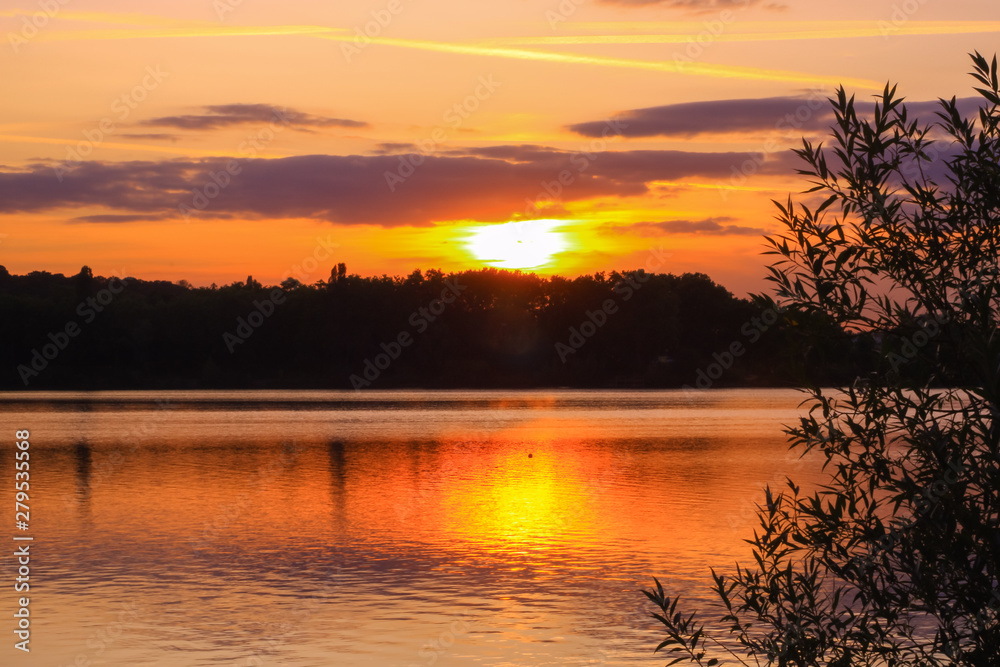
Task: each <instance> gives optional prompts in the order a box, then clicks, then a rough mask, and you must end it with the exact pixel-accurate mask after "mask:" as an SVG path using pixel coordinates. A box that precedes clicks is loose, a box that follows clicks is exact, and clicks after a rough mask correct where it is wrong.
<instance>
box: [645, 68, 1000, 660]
mask: <svg viewBox="0 0 1000 667" xmlns="http://www.w3.org/2000/svg"><path fill="white" fill-rule="evenodd" d="M973 63H974V68H975V69H974V72H973V77H974V78H975V80H976V81H977V83H978V84H979V85H981V86H982V88H977V90H978V91H979V93H980V94H981V96H982V98H983V106H982V108H981V109H980V111H979V113H978V115H977V117H976V118H972V119H970V118H964V117H963V116H962V114H961V113H960V112H959V110H958V108H957V106H956V102H955V99H954V98H952V99H951V100H942V101H941V105H940V111H939V112H938V114H937V116H938V119H937V121H936V122H934V123H933V124H931V125H926V124H923V123H921V122H920V121H918V120H917V119H914V118H911V117H910V116H909V115H908V113H907V110H906V105H905V104H904V103H903V100H902V99H900V98H899V97H898V96H897V94H896V91H895V88H893V89H889V88H888V86H887V87H886V90H885V91H884V93H883V94H882V95H881V96H880V99H879V103H878V104H877V106H876V107H875V110H874V114H873V115H872V116H871V117H869V118H865V117H863V116H862V115H861V114H860V113H859V112H858V111H857V110H856V108H855V103H854V98H853V97H852V98H848V97H847V95H846V93H845V92H844V90H843V89H841V90H840V91H839V94H838V97H837V99H836V100H833V101H832V103H833V107H834V110H835V111H836V118H837V123H836V127H834V129H833V133H834V142H833V146H832V148H830V149H823V148H822V147H821V146H813V145H812V144H810V143H809V142H804V146H803V148H802V149H801V150H799V151H797V153H798V154H799V155H800V156H801V157H802V158H803V160H804V161H805V163H806V164H807V167H806V168H805V169H804V170H802V171H801V172H800V173H802V174H804V175H805V176H806V177H807V178H808V179H809V180H810V182H811V183H812V185H813V187H812V189H810V190H809V191H808V192H809V193H810V194H812V195H813V196H814V197H815V196H817V195H821V197H820V198H819V199H818V200H817V199H814V198H812V197H810V198H809V201H817V202H818V203H817V204H816V205H811V204H810V205H806V204H799V205H795V204H793V203H792V202H791V201H789V202H788V204H787V205H781V204H779V210H780V220H781V222H782V223H783V225H784V227H785V231H784V233H783V234H781V235H780V236H777V237H775V238H772V239H770V244H771V247H772V248H773V252H772V253H771V254H773V255H775V256H776V257H777V262H776V263H775V264H774V265H773V266H772V267H771V280H772V281H773V282H774V283H775V285H776V288H777V294H776V298H777V299H778V301H779V303H781V305H782V306H783V307H784V308H785V309H786V310H785V313H786V316H787V317H790V318H797V317H801V316H804V315H819V316H822V317H826V318H829V319H830V320H832V321H833V322H834V323H836V324H837V325H839V326H841V327H843V328H844V329H845V330H847V331H858V332H869V333H872V334H873V335H872V336H871V337H869V338H868V340H869V341H870V342H871V343H873V346H872V350H873V351H874V352H875V353H876V365H875V367H874V369H873V370H872V371H871V372H870V373H865V374H863V375H862V376H859V377H858V378H857V379H856V380H855V381H854V382H853V383H850V384H848V385H846V386H844V387H842V388H840V389H839V390H838V391H834V392H831V391H823V390H820V389H816V388H813V389H810V393H811V401H810V402H811V411H810V413H809V416H808V417H805V418H803V419H802V420H801V423H800V424H799V426H798V427H796V428H793V429H790V430H789V434H790V436H791V442H792V446H793V448H798V449H799V450H800V451H802V452H808V451H813V450H816V451H819V452H822V453H823V454H824V456H825V459H826V468H825V470H826V471H828V472H829V474H830V477H829V479H828V480H827V481H826V483H825V484H824V485H822V486H821V487H820V488H818V489H817V490H814V491H811V492H808V493H805V492H803V491H802V489H801V488H800V487H799V486H797V485H796V484H795V483H793V482H792V481H791V480H789V482H788V488H787V489H785V490H781V491H777V490H771V489H768V491H767V494H766V501H765V503H764V505H763V506H761V507H760V508H759V513H758V517H759V520H760V527H759V528H758V529H757V531H756V532H755V534H754V537H753V539H752V540H749V542H750V544H751V545H752V546H753V552H754V557H755V562H754V563H753V564H751V565H749V566H745V567H744V566H739V567H738V568H737V570H736V572H735V573H731V574H717V573H716V572H714V571H713V572H712V575H713V577H714V580H715V588H716V592H717V593H718V596H719V601H720V608H721V618H720V619H719V620H718V622H716V623H714V624H713V625H711V626H710V627H706V625H705V624H703V623H702V621H701V620H699V619H698V618H697V617H696V616H694V615H690V614H685V613H684V612H683V611H680V610H679V609H678V602H677V598H676V597H673V596H670V595H667V594H666V592H665V591H664V590H663V589H662V587H660V585H659V582H657V583H656V588H655V589H654V590H652V591H648V592H646V595H647V596H648V597H649V598H650V599H651V600H652V601H653V602H654V603H655V604H656V606H657V607H658V608H659V611H658V613H657V614H656V615H655V616H656V617H657V618H658V619H659V620H660V622H661V623H662V624H663V626H664V627H665V628H666V632H667V637H666V639H665V640H664V641H663V643H662V644H660V646H659V647H658V648H657V650H660V649H663V648H669V649H670V651H672V652H674V653H676V654H677V656H678V657H677V658H676V659H675V660H674V661H673V662H679V661H690V662H693V663H696V664H704V665H713V664H719V663H720V660H723V661H724V660H727V659H729V658H734V659H736V660H737V661H738V662H740V663H742V664H767V665H799V666H802V667H805V666H814V665H827V666H830V667H832V666H845V667H846V666H848V665H889V666H892V665H899V666H903V665H977V666H978V665H984V666H985V665H997V664H1000V622H998V610H1000V584H998V568H1000V426H998V423H997V416H998V414H1000V332H998V324H1000V253H998V242H1000V209H998V206H1000V168H998V163H1000V162H998V159H1000V129H998V128H1000V111H998V104H1000V85H998V76H997V60H996V58H994V59H993V61H992V63H990V62H987V60H986V59H985V58H983V57H982V56H981V55H979V54H978V53H976V54H975V55H974V56H973ZM942 140H947V143H944V144H942ZM942 167H943V170H942ZM935 171H937V172H938V174H935ZM941 171H943V173H941ZM942 385H944V386H945V387H947V388H940V387H941V386H942ZM936 387H937V388H936ZM727 630H728V633H727ZM727 642H728V643H727ZM671 664H673V663H671Z"/></svg>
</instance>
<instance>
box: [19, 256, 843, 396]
mask: <svg viewBox="0 0 1000 667" xmlns="http://www.w3.org/2000/svg"><path fill="white" fill-rule="evenodd" d="M629 281H631V283H630V282H629ZM449 286H454V289H453V288H452V287H449ZM111 288H116V289H117V290H118V293H115V294H112V293H111V292H110V290H111ZM442 294H445V295H453V296H454V301H453V302H452V303H443V302H442V303H439V304H438V303H437V301H436V300H438V299H441V297H442ZM449 298H450V297H449ZM101 299H104V300H105V301H107V303H102V302H101ZM272 299H275V300H272ZM88 300H93V301H88ZM609 300H610V301H611V302H613V305H614V308H615V310H614V312H613V313H611V314H607V313H605V314H604V315H601V314H600V312H599V311H602V307H603V304H605V302H607V301H609ZM277 301H280V303H278V302H277ZM91 304H92V305H91ZM439 307H440V312H439V313H438V314H435V312H434V311H435V310H436V309H438V308H439ZM766 307H767V304H766V303H763V302H758V303H753V302H751V301H749V300H746V299H738V298H735V297H734V296H733V295H732V294H730V293H729V292H727V291H726V290H725V289H724V288H722V287H721V286H719V285H717V284H715V283H713V282H712V281H711V280H710V279H709V278H708V277H707V276H705V275H703V274H685V275H681V276H674V275H663V274H655V275H654V274H625V273H618V272H614V273H611V274H610V275H605V274H596V275H592V276H580V277H577V278H573V279H568V278H562V277H558V276H556V277H540V276H538V275H535V274H531V273H520V272H510V271H499V270H495V269H483V270H478V271H464V272H460V273H453V274H448V275H445V274H443V273H442V272H441V271H437V270H433V269H432V270H427V271H423V272H421V271H414V272H413V273H411V274H410V275H408V276H406V277H388V276H380V277H369V278H363V277H361V276H358V275H348V274H347V268H346V266H345V265H344V264H338V265H337V266H336V267H335V268H334V269H333V270H332V271H331V272H330V280H329V281H326V282H320V283H317V284H314V285H303V284H302V283H301V282H300V281H298V280H296V279H294V278H289V279H287V280H285V281H284V282H283V283H282V284H281V285H280V287H275V286H270V287H267V286H264V285H262V284H261V283H260V282H258V281H256V280H255V279H254V278H253V277H251V276H248V277H247V280H246V282H245V283H240V282H236V283H233V284H231V285H228V286H224V287H220V288H217V289H215V288H194V287H191V286H190V285H189V284H188V283H186V282H183V284H172V283H169V282H164V281H145V280H139V279H136V278H127V279H125V280H124V281H121V280H118V279H117V278H106V277H96V278H95V277H94V276H93V275H92V274H91V273H90V271H89V269H87V268H86V267H84V269H83V270H82V271H81V272H80V274H79V275H77V276H74V277H72V278H67V277H64V276H62V275H58V274H57V275H52V274H49V273H45V272H34V273H31V274H28V275H26V276H7V274H6V272H5V270H4V269H2V268H0V313H2V319H0V363H2V365H3V366H2V367H3V368H4V369H5V370H4V373H3V374H2V386H4V387H7V388H23V387H24V386H25V383H24V382H23V380H22V378H23V377H24V376H25V374H26V371H25V369H28V371H33V372H28V373H27V380H28V382H27V386H28V387H29V388H31V389H35V388H84V387H86V388H111V387H115V388H156V387H192V388H197V387H324V388H350V387H352V386H357V385H359V384H360V386H363V387H365V388H368V387H372V388H392V387H420V386H424V387H538V386H573V387H676V386H681V385H684V384H689V385H695V384H696V381H697V380H698V379H699V378H700V377H702V375H700V374H699V373H701V374H704V373H705V369H710V368H711V365H712V364H714V363H716V356H714V355H718V354H720V353H723V352H725V351H726V350H728V349H729V348H730V346H731V344H732V343H733V342H734V341H742V342H743V343H746V348H747V351H746V354H745V355H743V356H741V357H740V358H738V359H734V360H733V363H732V364H730V365H729V366H730V367H729V368H728V369H725V373H724V374H722V376H721V377H718V378H714V377H713V378H712V381H711V382H712V386H732V385H746V384H755V385H778V384H783V383H786V382H788V378H789V377H790V374H791V373H792V372H793V368H795V365H794V364H792V363H791V357H790V355H789V352H788V350H789V349H790V346H791V341H792V340H793V338H795V337H802V336H803V335H804V334H803V333H802V331H803V329H810V330H812V337H815V336H818V335H820V334H819V332H821V331H822V332H826V333H825V334H824V335H826V336H827V337H829V338H830V339H831V340H836V341H837V343H836V345H837V347H836V354H831V355H829V356H827V357H825V358H824V357H822V356H816V357H815V358H814V359H811V360H810V361H809V364H810V365H811V366H812V367H814V370H817V369H818V372H820V373H821V374H829V375H831V377H833V375H834V374H835V373H836V372H840V371H841V370H842V369H843V359H844V358H845V357H846V356H849V355H850V354H853V353H854V352H853V351H854V350H855V348H857V347H858V345H857V341H856V340H852V339H851V338H849V337H848V336H845V335H843V334H842V333H839V330H838V329H837V328H836V327H834V326H833V325H832V324H830V323H821V322H822V321H821V319H820V318H815V317H814V318H812V320H811V321H812V323H811V324H809V325H808V326H806V325H805V324H804V323H805V322H806V321H807V320H806V319H803V320H802V322H800V323H798V324H797V325H796V326H788V325H786V323H784V322H779V323H777V324H775V325H774V326H772V327H769V328H768V330H767V331H765V332H763V333H760V332H758V333H755V337H756V338H758V340H755V341H754V342H752V343H751V342H750V341H748V340H747V338H746V335H745V333H744V332H742V331H741V329H743V328H744V327H747V326H750V324H749V323H750V322H751V321H753V319H754V318H755V317H759V316H760V313H761V310H762V309H763V308H766ZM588 313H590V314H592V316H591V315H588ZM595 319H596V320H597V322H598V323H600V326H598V325H597V324H594V320H595ZM68 323H75V324H77V325H79V327H80V332H79V333H78V335H75V336H72V337H70V338H69V340H68V341H67V344H66V346H65V349H60V350H58V355H57V356H56V357H55V358H54V359H47V358H44V357H45V355H44V353H45V352H46V351H47V352H49V353H52V352H53V351H55V349H56V348H54V347H48V348H47V350H46V348H45V346H46V345H49V346H53V345H54V346H57V347H58V343H59V339H60V338H61V337H62V335H63V334H61V333H60V332H63V331H64V330H65V329H66V327H67V324H68ZM755 331H756V330H755ZM404 332H405V333H407V334H408V335H410V336H411V338H412V341H411V343H410V344H409V345H408V346H406V347H403V348H402V349H400V351H399V354H398V355H397V358H395V359H391V364H389V365H388V367H387V368H384V369H383V368H376V369H375V371H372V370H371V369H370V368H369V364H376V363H377V362H384V361H386V359H385V358H384V357H382V358H379V355H380V354H384V348H383V346H384V345H385V346H387V347H389V348H390V350H393V349H394V345H395V344H396V343H395V342H396V341H397V339H398V337H399V336H400V334H401V333H404ZM574 332H575V333H574ZM588 334H589V335H588ZM580 342H582V343H583V344H582V345H580V346H578V349H577V346H576V344H577V343H580ZM557 344H560V345H562V346H563V347H559V348H558V350H557ZM832 349H833V348H831V350H832ZM560 351H561V353H560ZM32 360H34V362H35V367H32ZM779 360H784V361H785V362H787V363H778V361H779ZM43 362H44V363H43ZM38 366H44V367H43V369H42V370H38V369H37V367H38ZM820 367H821V368H820ZM366 370H367V371H368V375H367V377H366V375H365V371H366ZM376 371H377V372H376ZM352 376H353V377H354V378H355V381H353V382H352V379H351V378H352ZM373 376H375V377H374V379H372V378H373ZM358 380H360V381H361V382H360V383H359V382H358Z"/></svg>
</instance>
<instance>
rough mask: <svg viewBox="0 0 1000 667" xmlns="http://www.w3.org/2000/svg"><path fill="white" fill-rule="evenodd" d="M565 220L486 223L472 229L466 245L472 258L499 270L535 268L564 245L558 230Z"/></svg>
mask: <svg viewBox="0 0 1000 667" xmlns="http://www.w3.org/2000/svg"><path fill="white" fill-rule="evenodd" d="M564 224H566V220H521V221H518V222H506V223H503V224H496V225H486V226H484V227H480V228H478V229H476V230H475V231H473V232H472V233H471V234H470V236H469V238H468V239H467V240H466V245H467V246H468V248H469V250H470V251H471V252H472V254H473V255H475V256H476V259H478V260H480V261H483V262H486V263H488V264H491V265H493V266H496V267H498V268H502V269H537V268H539V267H542V266H546V265H548V264H550V263H551V262H552V258H553V257H555V256H556V255H557V254H559V253H561V252H564V251H565V250H566V249H567V247H568V245H569V244H568V241H567V239H566V234H564V233H563V232H561V231H558V229H559V227H561V226H562V225H564Z"/></svg>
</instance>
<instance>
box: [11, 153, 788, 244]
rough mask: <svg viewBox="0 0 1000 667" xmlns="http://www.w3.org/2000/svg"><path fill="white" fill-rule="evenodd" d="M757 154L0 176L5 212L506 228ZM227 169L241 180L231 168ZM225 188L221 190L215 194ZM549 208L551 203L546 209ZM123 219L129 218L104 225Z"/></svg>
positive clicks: (256, 162) (396, 159)
mask: <svg viewBox="0 0 1000 667" xmlns="http://www.w3.org/2000/svg"><path fill="white" fill-rule="evenodd" d="M765 157H766V159H765V160H764V162H763V164H762V166H761V168H760V170H759V171H758V172H757V173H762V174H776V173H781V174H787V173H792V171H793V170H794V166H795V165H796V162H795V160H794V155H793V154H792V153H791V152H786V153H783V154H775V155H770V156H765ZM749 159H753V160H760V159H761V158H760V155H759V154H753V153H743V152H728V153H697V152H685V151H620V152H603V153H589V154H588V153H572V152H567V151H560V150H556V149H551V148H546V147H543V146H534V145H525V146H498V147H490V148H478V149H469V150H467V151H465V152H464V154H449V155H431V156H422V155H419V154H407V155H346V156H339V155H306V156H298V157H288V158H280V159H247V160H235V159H227V158H208V159H203V160H171V161H163V162H138V161H137V162H122V163H103V162H82V163H79V164H78V165H76V166H72V167H70V166H68V165H67V166H64V165H59V168H60V171H59V175H60V176H61V179H62V180H61V181H60V180H59V179H58V178H57V177H56V174H57V172H56V169H55V168H54V167H53V166H51V165H34V166H32V167H30V168H28V169H25V170H19V171H6V172H5V171H2V170H0V212H5V213H11V212H28V211H41V210H56V209H60V208H72V207H80V206H87V207H104V208H107V209H110V210H109V211H108V214H109V215H110V214H114V215H134V216H136V217H137V218H143V219H148V216H150V215H158V216H175V217H176V216H178V215H179V206H180V205H182V204H183V205H186V206H188V207H191V208H199V207H198V206H197V203H198V202H197V201H196V200H195V197H196V194H195V193H199V192H200V193H202V195H208V194H210V195H214V196H211V197H208V198H206V199H204V200H203V202H202V203H203V204H204V206H203V207H202V208H204V210H205V212H206V214H207V215H211V216H215V217H226V216H243V217H271V218H293V217H303V218H315V219H322V220H328V221H331V222H338V223H344V224H378V225H385V226H396V225H422V224H429V223H432V222H434V221H438V220H458V219H463V218H471V217H474V218H476V219H480V220H506V219H510V217H511V216H513V215H518V214H521V215H531V214H532V213H538V212H539V211H538V209H535V208H534V207H533V203H534V202H540V204H539V205H540V206H545V204H544V202H543V201H542V200H555V201H556V203H557V204H562V203H565V202H569V201H578V200H584V199H591V198H595V197H615V196H617V197H627V196H634V195H642V194H645V193H647V192H649V185H650V184H651V183H652V182H654V181H667V180H671V181H672V180H681V179H685V178H691V177H697V178H703V179H718V180H719V181H720V182H721V181H722V180H723V179H726V178H729V177H730V175H731V174H732V171H733V169H734V168H735V167H736V166H738V165H740V164H743V163H744V162H745V161H747V160H749ZM227 168H230V169H232V170H233V171H235V172H238V173H235V174H232V173H229V172H227ZM220 183H223V184H224V186H220ZM550 208H551V207H550ZM100 221H103V222H107V221H116V222H123V221H125V219H124V218H117V219H109V218H106V217H102V218H100Z"/></svg>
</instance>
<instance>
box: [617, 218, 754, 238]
mask: <svg viewBox="0 0 1000 667" xmlns="http://www.w3.org/2000/svg"><path fill="white" fill-rule="evenodd" d="M735 220H736V218H731V217H727V216H719V217H714V218H705V219H704V220H664V221H663V222H640V223H637V224H636V225H633V226H635V227H652V228H656V229H660V230H663V231H665V232H669V233H671V234H696V235H699V236H760V235H762V234H766V233H767V230H765V229H763V228H761V227H744V226H742V225H731V224H727V223H730V222H734V221H735Z"/></svg>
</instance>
